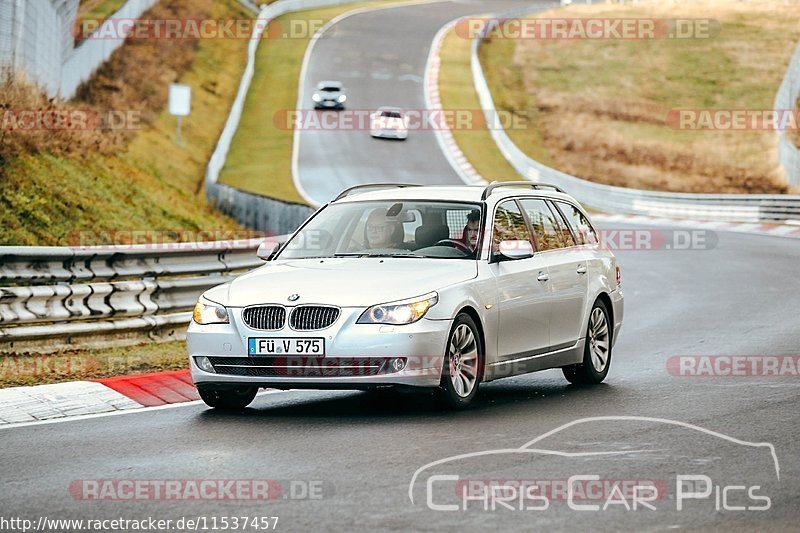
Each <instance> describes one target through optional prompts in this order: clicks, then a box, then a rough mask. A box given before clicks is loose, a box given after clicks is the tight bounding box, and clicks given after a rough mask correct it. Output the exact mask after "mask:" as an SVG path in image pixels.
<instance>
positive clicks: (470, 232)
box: [461, 211, 481, 252]
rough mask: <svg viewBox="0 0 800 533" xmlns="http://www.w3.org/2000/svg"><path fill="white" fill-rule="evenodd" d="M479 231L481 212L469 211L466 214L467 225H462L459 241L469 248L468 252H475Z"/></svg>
mask: <svg viewBox="0 0 800 533" xmlns="http://www.w3.org/2000/svg"><path fill="white" fill-rule="evenodd" d="M480 231H481V213H480V211H471V212H470V213H469V215H467V225H466V226H464V231H463V232H462V233H461V242H462V243H463V244H464V246H466V247H467V248H469V250H470V252H475V248H477V247H478V237H480Z"/></svg>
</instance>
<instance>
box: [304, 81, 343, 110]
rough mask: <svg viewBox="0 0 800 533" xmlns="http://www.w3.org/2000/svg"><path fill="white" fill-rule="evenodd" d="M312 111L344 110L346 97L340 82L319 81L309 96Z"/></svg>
mask: <svg viewBox="0 0 800 533" xmlns="http://www.w3.org/2000/svg"><path fill="white" fill-rule="evenodd" d="M311 100H312V101H313V102H314V109H344V103H345V102H346V101H347V95H346V94H345V92H344V86H342V82H340V81H321V82H319V83H318V84H317V88H316V90H315V91H314V94H312V95H311Z"/></svg>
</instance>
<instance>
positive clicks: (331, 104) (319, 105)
mask: <svg viewBox="0 0 800 533" xmlns="http://www.w3.org/2000/svg"><path fill="white" fill-rule="evenodd" d="M314 108H315V109H344V104H343V103H342V102H338V101H336V100H322V101H321V102H314Z"/></svg>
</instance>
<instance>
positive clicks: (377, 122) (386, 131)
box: [369, 107, 408, 140]
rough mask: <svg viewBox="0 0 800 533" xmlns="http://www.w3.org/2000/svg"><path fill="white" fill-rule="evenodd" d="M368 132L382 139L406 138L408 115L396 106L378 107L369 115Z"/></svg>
mask: <svg viewBox="0 0 800 533" xmlns="http://www.w3.org/2000/svg"><path fill="white" fill-rule="evenodd" d="M369 134H370V135H372V136H373V137H382V138H384V139H400V140H405V139H407V138H408V115H407V114H406V112H405V111H403V110H402V109H400V108H398V107H379V108H378V110H377V111H375V112H374V113H372V115H371V116H370V128H369Z"/></svg>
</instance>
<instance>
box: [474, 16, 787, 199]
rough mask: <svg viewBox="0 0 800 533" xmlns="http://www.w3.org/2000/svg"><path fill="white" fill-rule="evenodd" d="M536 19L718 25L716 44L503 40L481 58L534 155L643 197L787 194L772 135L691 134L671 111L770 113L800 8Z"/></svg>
mask: <svg viewBox="0 0 800 533" xmlns="http://www.w3.org/2000/svg"><path fill="white" fill-rule="evenodd" d="M536 16H537V17H580V18H587V17H591V18H637V17H650V18H652V17H655V18H681V19H697V18H711V19H715V20H716V21H718V22H719V25H720V32H719V34H718V35H717V36H714V37H712V38H705V39H700V38H691V39H655V40H643V39H631V40H620V39H616V40H614V39H606V40H510V39H508V40H503V39H495V40H492V41H489V42H487V44H485V45H484V46H483V47H482V49H481V59H482V63H483V65H484V68H485V70H486V72H487V79H488V81H489V85H490V87H491V89H492V93H493V95H494V97H495V101H496V104H497V106H498V109H504V110H508V111H513V110H519V109H525V110H528V112H529V116H530V117H532V119H533V120H532V121H531V124H532V126H533V127H532V128H530V129H525V130H520V131H511V132H509V134H510V136H511V137H512V139H513V140H514V142H515V143H516V144H517V145H518V146H519V147H520V148H521V149H522V150H523V151H525V152H526V153H528V154H530V155H531V156H532V157H534V158H536V159H538V160H540V161H542V162H543V163H545V164H549V165H551V166H554V167H556V168H558V169H560V170H563V171H565V172H568V173H571V174H574V175H576V176H579V177H582V178H585V179H589V180H592V181H597V182H601V183H607V184H611V185H621V186H627V187H636V188H641V189H653V190H667V191H681V192H725V193H782V192H787V190H788V187H787V186H786V184H785V182H784V181H783V177H782V173H781V171H780V169H779V167H778V165H777V142H776V135H775V133H774V132H772V131H743V130H716V131H687V130H679V129H674V128H672V127H670V126H668V125H667V122H666V120H665V119H666V117H667V114H668V112H669V111H670V110H671V109H679V108H683V109H686V108H689V109H723V110H733V109H754V110H768V109H771V107H772V104H773V100H774V98H775V93H776V91H777V89H778V86H779V85H780V82H781V79H782V77H783V74H784V72H785V69H786V66H787V64H788V61H789V58H790V56H791V54H792V52H793V50H794V47H795V45H796V43H797V40H798V38H800V27H798V26H797V24H795V21H796V20H797V18H798V17H800V5H797V4H781V7H780V9H776V8H775V6H774V4H770V3H767V2H748V3H738V2H721V1H714V2H694V3H688V2H677V3H670V4H655V3H646V4H634V5H630V4H626V5H618V6H611V5H594V6H583V5H580V6H578V5H573V6H570V7H569V8H567V9H563V10H551V11H546V12H543V13H541V14H538V15H536Z"/></svg>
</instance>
